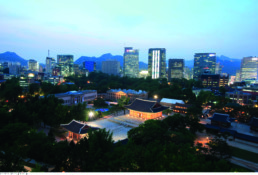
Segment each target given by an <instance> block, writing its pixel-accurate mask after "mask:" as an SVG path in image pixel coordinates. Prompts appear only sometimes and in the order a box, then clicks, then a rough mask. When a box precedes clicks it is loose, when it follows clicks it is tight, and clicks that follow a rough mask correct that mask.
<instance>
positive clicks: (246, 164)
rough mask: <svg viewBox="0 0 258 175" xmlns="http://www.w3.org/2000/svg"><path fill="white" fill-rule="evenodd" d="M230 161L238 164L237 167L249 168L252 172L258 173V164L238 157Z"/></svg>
mask: <svg viewBox="0 0 258 175" xmlns="http://www.w3.org/2000/svg"><path fill="white" fill-rule="evenodd" d="M229 161H230V162H231V163H233V164H236V165H239V166H242V167H245V168H248V169H250V170H253V171H255V172H258V164H257V163H254V162H250V161H247V160H244V159H240V158H237V157H232V158H230V159H229Z"/></svg>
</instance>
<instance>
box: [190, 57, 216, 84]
mask: <svg viewBox="0 0 258 175" xmlns="http://www.w3.org/2000/svg"><path fill="white" fill-rule="evenodd" d="M215 68H216V53H196V54H195V55H194V71H193V78H194V79H196V80H197V79H198V78H200V75H202V74H203V73H207V72H209V74H215Z"/></svg>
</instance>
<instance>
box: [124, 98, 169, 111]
mask: <svg viewBox="0 0 258 175" xmlns="http://www.w3.org/2000/svg"><path fill="white" fill-rule="evenodd" d="M125 107H126V108H128V109H131V110H135V111H140V112H149V113H156V112H161V111H163V110H165V109H168V107H165V106H162V105H160V104H159V103H158V102H156V101H149V100H143V99H139V98H136V99H135V100H134V101H133V102H132V103H131V104H130V105H127V106H125Z"/></svg>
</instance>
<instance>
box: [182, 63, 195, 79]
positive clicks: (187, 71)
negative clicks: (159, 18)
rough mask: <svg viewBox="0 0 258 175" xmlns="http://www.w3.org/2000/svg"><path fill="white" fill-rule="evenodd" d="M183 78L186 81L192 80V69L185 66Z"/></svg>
mask: <svg viewBox="0 0 258 175" xmlns="http://www.w3.org/2000/svg"><path fill="white" fill-rule="evenodd" d="M184 78H185V79H187V80H190V79H193V69H192V68H189V67H187V66H185V67H184Z"/></svg>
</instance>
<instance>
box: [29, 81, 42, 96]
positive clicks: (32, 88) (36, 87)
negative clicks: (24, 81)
mask: <svg viewBox="0 0 258 175" xmlns="http://www.w3.org/2000/svg"><path fill="white" fill-rule="evenodd" d="M39 87H40V86H39V84H37V83H31V84H30V85H29V93H30V94H31V95H34V94H35V93H36V92H39Z"/></svg>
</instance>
